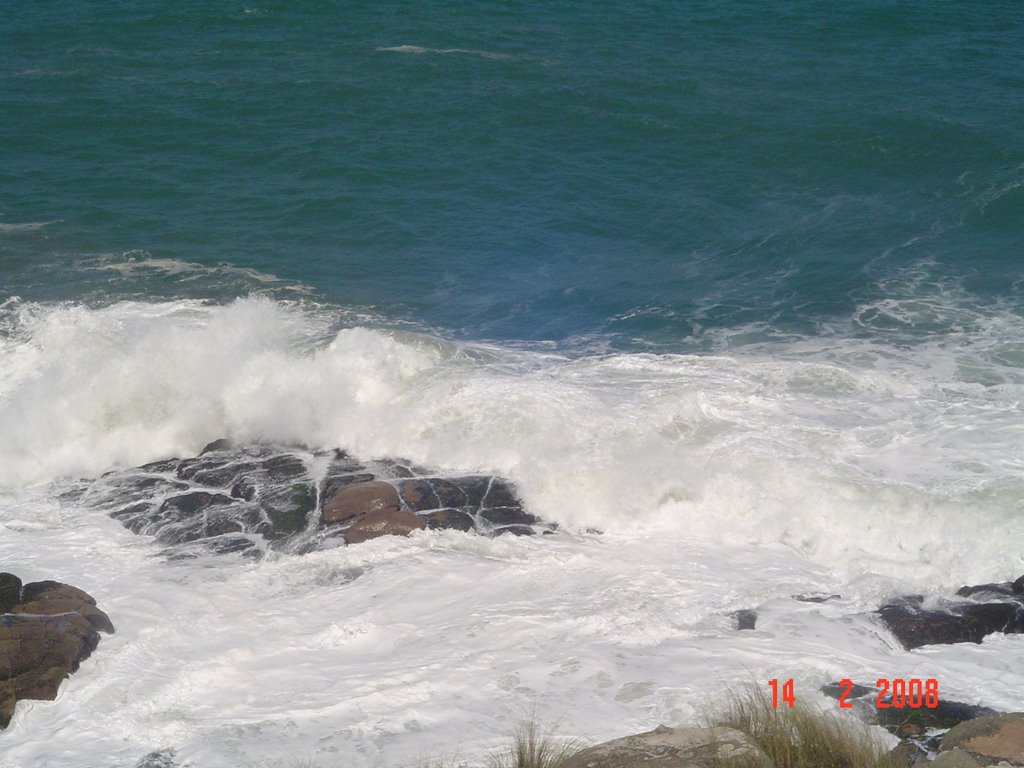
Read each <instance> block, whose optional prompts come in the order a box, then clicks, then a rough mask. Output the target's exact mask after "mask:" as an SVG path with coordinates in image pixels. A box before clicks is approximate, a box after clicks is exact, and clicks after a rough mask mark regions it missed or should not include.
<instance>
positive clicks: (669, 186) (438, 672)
mask: <svg viewBox="0 0 1024 768" xmlns="http://www.w3.org/2000/svg"><path fill="white" fill-rule="evenodd" d="M1022 51H1024V4H1021V3H1019V2H1015V1H1014V2H1010V1H1008V0H1004V1H1002V2H989V3H970V2H944V3H933V2H925V1H924V0H908V1H907V2H899V3H881V2H868V1H867V0H851V1H850V2H845V3H832V4H825V5H823V4H820V3H812V2H809V1H808V0H788V1H780V2H776V3H771V4H761V3H751V2H739V0H721V1H719V2H688V3H667V2H654V1H653V0H635V1H634V2H629V3H596V4H595V3H581V2H565V1H563V0H555V1H553V2H549V3H543V4H540V3H522V2H510V3H498V2H492V1H490V0H486V1H484V0H481V2H476V3H468V2H437V3H420V2H415V3H414V2H382V3H362V2H359V3H326V2H314V1H313V0H295V2H287V3H286V2H275V3H266V2H262V3H261V2H255V0H253V2H249V3H245V2H224V3H208V2H198V0H178V2H175V3H170V4H163V3H144V2H138V1H137V0H122V1H121V2H113V1H110V2H81V1H80V0H73V1H72V2H66V3H59V4H58V3H49V2H35V3H12V4H7V5H5V6H4V8H3V12H2V14H0V570H6V571H11V572H14V573H16V574H18V575H19V576H20V577H22V578H23V579H24V580H25V581H30V580H38V579H48V578H54V579H58V580H60V581H66V582H68V583H71V584H75V585H77V586H79V587H82V588H84V589H86V590H87V591H89V592H90V593H91V594H92V595H93V596H95V597H96V598H97V600H98V602H99V604H100V606H101V607H102V608H103V609H105V610H106V611H107V612H108V613H109V614H110V615H111V617H112V619H113V621H114V623H115V625H117V627H118V632H117V634H116V635H114V636H112V637H105V638H104V639H103V640H102V641H101V644H100V646H99V648H98V650H97V651H96V652H95V653H94V655H93V656H92V657H91V658H90V659H89V660H88V661H87V662H85V663H84V664H83V666H82V668H81V670H80V671H79V672H78V673H76V674H75V675H74V676H73V677H72V678H71V679H70V680H69V681H67V682H66V683H65V684H64V686H63V687H62V688H61V692H60V695H59V697H58V699H57V700H56V701H54V702H29V703H22V704H21V705H19V708H18V712H17V714H16V716H15V718H14V720H13V721H12V723H11V726H10V727H9V728H8V729H7V730H6V731H4V732H3V733H2V734H0V765H2V766H4V768H35V767H36V766H40V767H42V766H45V767H47V768H49V767H51V766H52V767H53V768H65V767H67V768H70V767H71V766H74V767H75V768H81V767H82V766H85V767H86V768H115V767H117V768H121V767H125V768H131V766H134V765H136V764H137V763H138V761H139V760H140V759H141V758H142V757H143V756H144V755H146V754H147V753H150V752H152V751H153V750H159V749H165V750H174V752H175V755H176V757H175V760H176V761H177V762H178V763H179V764H180V765H181V766H190V767H191V768H221V767H222V766H224V767H227V766H254V767H259V766H278V765H284V766H289V765H290V764H291V763H293V762H295V761H311V762H312V763H313V764H315V765H320V766H323V768H331V767H332V766H341V765H345V766H356V767H360V766H366V767H369V766H374V767H376V766H403V765H410V764H414V763H417V761H419V762H420V763H422V762H423V760H424V759H428V760H432V759H435V758H440V759H444V760H449V761H451V762H452V763H453V764H458V763H459V762H465V763H467V764H472V765H477V764H480V763H481V762H482V761H483V760H485V759H486V756H487V754H488V752H489V750H493V749H495V748H497V747H499V746H500V745H501V744H502V743H503V741H504V738H505V735H506V734H507V733H508V732H509V731H510V730H511V729H512V727H513V726H514V724H515V722H516V721H518V720H520V719H522V718H523V717H526V716H529V715H530V714H531V713H532V714H535V715H536V716H537V717H538V718H539V719H540V720H542V721H543V722H546V723H553V724H555V727H556V730H557V732H558V733H561V734H565V735H567V736H579V735H582V736H584V737H587V738H590V739H592V740H595V741H601V740H605V739H608V738H612V737H616V736H621V735H625V734H627V733H631V732H637V731H641V730H649V729H651V728H653V727H654V726H656V725H658V724H659V723H666V724H681V723H694V722H698V721H700V719H701V718H702V716H703V714H704V713H706V712H707V711H708V710H709V709H713V708H714V707H715V706H716V705H717V704H719V703H720V702H721V699H722V696H723V691H724V690H725V689H726V688H727V687H729V686H732V687H737V686H742V685H744V684H746V683H753V684H756V685H765V684H766V682H767V680H769V679H771V678H779V679H788V678H795V680H796V692H797V697H798V698H800V699H803V700H806V701H807V702H808V703H812V704H820V705H821V706H824V707H828V706H833V707H834V705H830V704H829V703H828V702H827V701H826V700H825V699H823V698H822V697H821V695H820V694H819V693H818V687H819V686H820V685H822V684H823V683H827V682H830V681H833V680H837V679H839V678H842V677H850V678H853V679H855V680H858V681H860V682H868V683H873V682H874V681H875V679H877V678H881V677H889V678H894V677H904V678H911V677H919V678H936V679H938V680H939V681H940V685H941V695H942V696H943V697H948V698H951V699H957V700H961V701H968V702H974V703H981V704H985V705H988V706H991V707H996V708H1002V709H1016V710H1020V709H1022V708H1024V694H1022V693H1021V691H1024V636H1001V635H995V636H991V637H989V638H988V639H986V640H985V642H984V643H982V644H981V645H967V646H948V647H939V646H936V647H929V648H923V649H919V650H915V651H911V652H907V651H904V650H903V649H902V648H901V647H900V645H899V643H898V642H897V641H896V640H895V638H894V637H892V636H891V635H890V634H889V633H888V632H887V631H886V630H885V629H884V627H882V626H881V625H880V624H879V622H878V621H877V618H876V617H874V616H873V615H872V613H871V612H872V611H873V610H874V609H875V608H877V606H878V605H879V604H880V602H881V601H883V600H885V599H886V598H889V597H892V596H894V595H898V594H907V593H918V594H924V595H926V596H928V597H929V598H938V597H939V596H941V595H944V594H949V593H950V592H951V591H952V590H955V589H956V588H957V587H958V586H960V585H962V584H965V583H978V582H982V581H999V580H1007V579H1013V578H1016V577H1017V576H1020V575H1021V574H1022V573H1024V56H1022ZM221 437H230V438H232V439H234V440H236V441H239V442H242V443H246V442H256V441H262V442H268V443H273V444H280V445H302V446H304V447H305V448H307V449H310V450H316V449H328V448H334V447H340V448H344V449H346V450H348V451H350V452H351V453H353V454H355V455H357V456H361V457H365V458H375V457H394V456H397V457H404V458H407V459H409V460H411V461H415V462H418V463H420V464H424V465H428V466H431V467H436V468H438V470H439V471H447V472H451V473H453V474H466V473H471V472H489V473H498V474H501V475H504V476H507V477H509V478H510V479H512V480H513V481H514V482H515V483H516V484H517V486H518V488H519V490H520V493H521V495H522V497H523V499H524V501H525V502H526V504H527V506H528V508H529V509H530V511H532V512H534V513H535V514H537V515H538V516H540V517H542V518H544V519H547V520H550V521H554V522H557V523H559V524H560V526H561V527H560V531H559V533H558V534H557V535H555V536H545V537H533V538H514V537H508V536H506V537H499V538H496V539H486V538H482V537H474V536H469V535H465V534H461V533H454V532H430V533H418V534H416V535H414V536H412V537H410V538H395V537H388V538H383V539H378V540H374V541H371V542H368V543H365V544H362V545H358V546H352V547H345V548H340V549H335V550H330V551H323V552H316V553H313V554H309V555H304V556H298V555H288V554H277V555H273V556H270V557H267V558H265V559H263V560H260V561H258V562H252V561H249V560H244V559H242V558H239V557H231V556H222V557H217V558H210V559H204V560H200V561H175V562H172V561H168V559H167V558H165V557H162V556H160V555H159V551H160V550H159V548H158V547H157V546H155V544H154V542H153V541H152V540H151V539H150V538H148V537H145V536H137V535H135V534H132V533H131V532H129V531H128V530H126V529H124V528H123V527H122V526H121V525H120V524H119V523H118V522H117V521H115V520H112V519H110V518H109V517H107V516H106V515H105V514H104V513H103V512H102V511H98V510H95V509H88V508H86V507H84V506H82V505H76V504H75V503H74V502H71V501H68V500H67V498H66V497H65V499H64V500H62V499H61V493H62V490H63V489H65V488H66V487H67V484H68V483H69V482H71V481H73V480H78V479H80V478H89V477H95V476H98V475H100V474H102V473H104V472H106V471H109V470H111V469H118V468H125V467H132V466H137V465H140V464H143V463H145V462H149V461H154V460H157V459H161V458H167V457H171V456H191V455H195V454H196V453H198V452H199V451H200V450H201V449H202V447H203V446H204V445H205V444H206V443H208V442H210V441H212V440H215V439H217V438H221ZM596 531H600V533H597V532H596ZM355 573H359V574H361V575H359V576H358V578H353V574H355ZM798 594H805V595H806V594H817V595H832V594H836V595H840V597H839V598H835V599H831V600H828V601H826V602H821V603H807V602H800V601H797V600H795V599H794V598H793V596H794V595H798ZM739 609H756V610H757V612H758V616H759V618H758V623H757V628H756V629H755V630H753V631H744V632H737V631H736V630H735V628H734V626H735V625H734V620H733V619H732V618H730V616H729V614H730V613H731V612H732V611H736V610H739Z"/></svg>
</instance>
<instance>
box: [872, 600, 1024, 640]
mask: <svg viewBox="0 0 1024 768" xmlns="http://www.w3.org/2000/svg"><path fill="white" fill-rule="evenodd" d="M878 613H879V615H880V616H881V617H882V621H883V622H884V623H885V625H886V627H888V628H889V631H891V632H892V633H893V634H894V635H896V637H897V639H899V641H900V642H901V643H902V644H903V647H904V648H906V649H907V650H910V649H912V648H918V647H920V646H922V645H932V644H936V643H942V644H950V643H965V642H971V643H980V642H981V641H982V639H983V638H984V637H985V636H986V635H989V634H991V633H993V632H1008V633H1019V632H1022V631H1024V608H1022V606H1021V605H1019V604H1016V603H983V604H973V603H968V604H964V605H957V606H953V607H952V608H951V609H950V611H928V610H922V609H921V608H919V607H917V606H916V605H913V604H912V603H907V602H902V603H892V604H889V605H884V606H882V607H881V608H880V609H879V611H878Z"/></svg>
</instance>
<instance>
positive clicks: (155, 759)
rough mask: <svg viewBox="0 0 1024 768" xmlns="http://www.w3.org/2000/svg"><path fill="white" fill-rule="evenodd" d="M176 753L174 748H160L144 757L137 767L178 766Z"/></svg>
mask: <svg viewBox="0 0 1024 768" xmlns="http://www.w3.org/2000/svg"><path fill="white" fill-rule="evenodd" d="M174 755H175V751H174V750H173V749H158V750H156V751H155V752H150V753H149V754H148V755H146V756H145V757H144V758H142V759H141V760H140V761H139V762H138V763H137V764H136V766H135V768H178V764H177V763H176V762H174Z"/></svg>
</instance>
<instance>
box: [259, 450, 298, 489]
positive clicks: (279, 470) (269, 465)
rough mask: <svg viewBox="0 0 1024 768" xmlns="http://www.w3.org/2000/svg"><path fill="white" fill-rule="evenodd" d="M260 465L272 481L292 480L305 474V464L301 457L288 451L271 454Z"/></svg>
mask: <svg viewBox="0 0 1024 768" xmlns="http://www.w3.org/2000/svg"><path fill="white" fill-rule="evenodd" d="M262 467H263V470H264V472H266V474H267V477H269V478H270V480H271V481H273V482H283V481H286V480H294V479H295V478H297V477H301V476H302V475H304V474H306V465H305V464H304V463H303V461H302V459H300V458H299V457H298V456H293V455H291V454H290V453H286V454H282V455H280V456H272V457H271V458H269V459H266V460H265V461H264V462H263V464H262Z"/></svg>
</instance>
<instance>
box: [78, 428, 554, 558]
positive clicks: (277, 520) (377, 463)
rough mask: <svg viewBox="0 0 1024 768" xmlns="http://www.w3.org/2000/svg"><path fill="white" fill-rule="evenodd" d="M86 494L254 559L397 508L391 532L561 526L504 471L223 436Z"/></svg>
mask: <svg viewBox="0 0 1024 768" xmlns="http://www.w3.org/2000/svg"><path fill="white" fill-rule="evenodd" d="M307 456H308V457H309V461H306V460H304V458H303V457H307ZM318 459H319V460H324V459H326V460H329V461H330V464H329V466H328V467H327V470H326V472H325V475H324V477H325V479H324V480H323V481H322V482H321V484H320V487H319V488H317V481H316V479H315V478H314V477H312V476H311V474H310V467H311V466H313V464H312V463H310V462H316V460H318ZM171 473H173V477H171V476H170V475H171ZM82 500H83V501H84V503H91V504H94V505H96V506H100V507H103V508H106V509H107V510H108V511H109V513H110V514H111V516H112V517H114V518H115V519H117V520H119V521H121V523H122V524H123V525H125V527H127V528H128V529H129V530H132V531H134V532H136V533H142V534H147V535H151V536H153V537H154V538H155V539H156V540H157V541H159V542H161V543H163V544H165V545H170V546H178V547H182V548H183V549H182V551H181V557H195V556H199V555H200V554H202V551H201V549H198V548H196V547H194V546H193V544H194V543H196V542H204V541H208V543H209V546H208V547H207V550H206V551H207V552H209V551H214V552H216V551H223V550H224V549H225V548H229V549H234V548H235V547H236V546H237V547H242V546H244V547H245V550H244V554H254V555H256V556H258V555H259V554H261V553H263V552H265V551H267V546H264V542H265V543H266V545H268V546H271V547H274V548H277V549H284V550H287V551H290V552H304V551H310V550H311V549H317V548H328V547H332V546H339V545H342V544H344V543H345V541H349V542H351V541H354V540H356V539H365V538H366V537H367V534H368V533H372V532H373V531H374V530H376V528H375V527H374V526H379V525H384V524H383V523H382V522H381V519H383V518H381V519H377V518H373V519H371V520H369V521H367V522H366V523H365V524H364V525H361V526H356V527H355V529H354V530H352V531H351V534H349V529H350V528H351V527H352V526H354V525H355V523H357V522H358V521H359V520H360V519H361V518H363V517H365V516H367V515H371V514H377V513H389V515H390V513H393V512H398V511H404V512H407V513H409V514H412V515H414V516H415V517H416V520H415V521H413V519H412V518H409V517H406V516H400V517H394V516H388V515H385V517H386V518H387V525H386V526H385V528H387V532H389V533H397V532H399V530H400V529H401V530H404V531H405V532H406V533H407V532H408V531H410V530H416V529H417V528H421V527H427V528H432V529H439V528H451V529H456V530H461V531H473V530H477V529H479V530H480V532H481V533H484V534H486V535H499V534H502V533H512V534H516V535H523V536H526V535H534V534H536V533H538V532H542V533H551V532H552V530H553V528H554V527H553V526H543V525H542V523H541V521H540V520H538V519H537V518H536V517H534V516H533V515H531V514H529V513H528V512H526V511H525V510H524V509H523V505H522V503H521V501H520V500H519V498H518V496H517V495H516V492H515V488H514V486H513V485H512V484H511V483H509V482H508V481H506V480H504V479H502V478H500V477H493V476H490V475H468V476H461V477H455V478H440V477H434V476H431V475H430V473H429V471H428V470H427V469H425V468H423V467H419V466H416V465H414V464H412V463H411V462H408V461H406V460H402V459H377V460H373V461H367V462H360V461H357V460H356V459H354V458H353V457H351V456H350V455H349V454H347V453H346V452H344V451H334V452H312V453H309V452H302V453H298V454H297V453H296V452H294V451H293V452H288V451H282V450H280V449H277V448H275V447H273V446H268V445H264V444H257V445H252V446H242V447H239V446H235V445H233V444H232V443H230V442H229V441H226V440H221V441H215V442H214V443H211V444H209V445H208V446H206V448H205V449H204V452H203V453H202V454H201V455H199V456H197V457H194V458H186V459H169V460H167V461H164V462H155V463H153V464H151V465H147V469H146V470H145V471H142V470H138V469H135V470H128V471H120V472H112V473H108V474H107V475H105V476H104V477H103V478H101V479H99V480H96V481H94V482H93V483H92V484H91V485H90V486H87V487H86V490H85V491H84V494H83V495H82ZM318 506H319V512H320V514H319V520H318V519H317V507H318ZM399 520H401V521H402V522H401V523H400V522H399ZM364 529H365V530H364ZM225 542H233V543H232V544H230V545H227V544H225ZM242 542H245V543H244V545H243V544H242ZM166 554H168V556H172V551H171V550H167V552H166Z"/></svg>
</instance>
